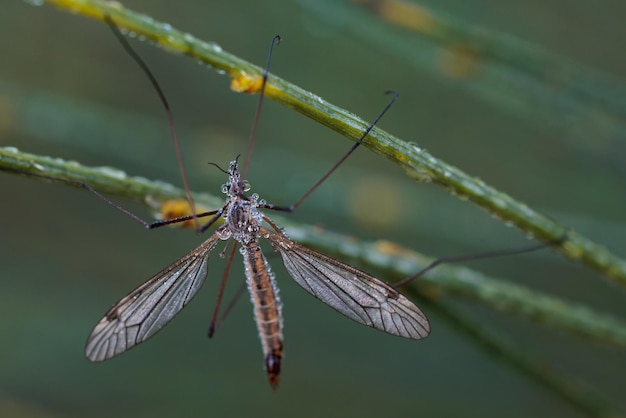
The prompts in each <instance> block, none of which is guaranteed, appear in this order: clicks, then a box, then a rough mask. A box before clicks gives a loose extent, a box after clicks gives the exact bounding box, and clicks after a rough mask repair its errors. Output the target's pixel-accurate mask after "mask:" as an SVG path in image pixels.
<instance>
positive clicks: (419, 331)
mask: <svg viewBox="0 0 626 418" xmlns="http://www.w3.org/2000/svg"><path fill="white" fill-rule="evenodd" d="M260 234H261V236H264V237H266V238H267V239H269V241H270V242H271V243H272V246H273V247H274V248H275V249H276V250H278V252H280V255H281V256H282V258H283V263H284V264H285V268H286V269H287V271H288V272H289V275H290V276H291V277H292V278H293V279H294V280H295V281H296V282H297V283H298V284H299V285H300V286H302V287H303V288H304V289H305V290H306V291H307V292H309V293H310V294H312V295H313V296H315V297H316V298H318V299H319V300H321V301H322V302H324V303H325V304H327V305H329V306H331V307H333V308H335V309H336V310H337V311H339V312H341V313H342V314H344V315H345V316H347V317H348V318H350V319H352V320H354V321H356V322H360V323H361V324H364V325H367V326H370V327H372V328H376V329H379V330H381V331H384V332H387V333H389V334H393V335H398V336H400V337H405V338H413V339H420V338H424V337H426V336H428V334H429V333H430V324H429V323H428V319H427V318H426V315H424V313H423V312H422V311H421V310H420V308H418V307H417V306H416V305H415V304H414V303H413V302H411V301H410V300H409V299H407V298H406V297H405V296H403V295H402V294H400V293H399V292H398V291H397V290H395V289H394V288H392V287H391V286H389V285H387V284H385V283H383V282H381V281H380V280H378V279H377V278H375V277H373V276H370V275H369V274H367V273H365V272H362V271H360V270H358V269H356V268H354V267H352V266H349V265H347V264H345V263H342V262H340V261H337V260H335V259H332V258H330V257H328V256H325V255H324V254H321V253H318V252H316V251H313V250H311V249H309V248H306V247H304V246H302V245H299V244H296V243H294V242H293V241H290V240H289V239H287V238H285V237H284V236H283V235H279V234H275V233H273V232H270V231H268V230H266V229H265V228H261V231H260Z"/></svg>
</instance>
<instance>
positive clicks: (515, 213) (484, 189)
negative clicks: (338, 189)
mask: <svg viewBox="0 0 626 418" xmlns="http://www.w3.org/2000/svg"><path fill="white" fill-rule="evenodd" d="M46 2H47V3H50V4H54V5H56V6H57V7H59V8H63V9H65V10H69V11H71V12H73V13H76V14H82V15H84V16H88V17H91V18H95V19H98V20H103V19H104V18H105V17H106V16H108V17H110V18H111V19H112V20H113V21H114V22H115V24H116V25H118V26H119V27H120V28H122V29H124V30H127V31H130V32H133V33H135V34H138V35H141V36H143V37H145V38H146V39H149V40H151V41H153V42H155V43H156V44H158V45H160V46H161V47H163V49H165V50H167V51H171V52H180V53H184V54H185V55H187V56H189V57H192V58H193V59H195V60H200V61H202V62H204V63H206V64H208V65H209V66H211V67H212V68H214V69H215V70H217V71H220V72H225V73H226V74H228V75H229V77H231V79H233V80H234V81H236V82H237V83H238V84H239V85H241V84H242V83H243V85H244V87H242V88H241V90H247V91H250V92H254V91H255V89H254V86H255V82H257V81H258V80H260V77H261V73H262V70H261V69H260V68H259V67H257V66H255V65H252V64H250V63H248V62H246V61H244V60H242V59H240V58H237V57H236V56H234V55H232V54H229V53H227V52H224V51H223V50H222V49H221V48H220V47H219V46H217V44H215V43H207V42H203V41H200V40H198V39H196V38H195V37H193V36H192V35H190V34H187V33H183V32H180V31H178V30H175V29H173V28H172V27H171V25H169V24H166V23H160V22H157V21H155V20H154V19H152V18H150V17H148V16H146V15H142V14H139V13H136V12H133V11H130V10H128V9H126V8H124V7H123V6H122V5H121V4H120V3H118V2H108V1H102V0H46ZM255 80H256V81H255ZM248 84H249V85H250V86H252V87H249V88H246V87H245V86H246V85H248ZM257 84H258V83H257ZM266 96H267V97H268V98H270V99H273V100H275V101H277V102H279V103H281V104H283V105H285V106H287V107H290V108H292V109H294V110H296V111H298V112H300V113H302V114H303V115H305V116H307V117H309V118H311V119H313V120H315V121H317V122H319V123H321V124H323V125H325V126H328V127H329V128H331V129H333V130H334V131H336V132H338V133H340V134H342V135H343V136H345V137H346V138H349V139H351V140H353V141H355V140H357V139H358V138H359V137H360V135H361V133H362V132H363V131H364V130H365V128H366V127H367V126H368V122H366V121H364V120H362V119H360V118H358V117H357V116H356V115H354V114H352V113H350V112H348V111H346V110H344V109H341V108H339V107H337V106H334V105H332V104H331V103H328V102H326V101H325V100H323V99H322V98H320V97H319V96H316V95H315V94H313V93H310V92H307V91H305V90H303V89H301V88H299V87H298V86H295V85H293V84H291V83H289V82H287V81H285V80H282V79H280V78H278V77H276V76H273V75H272V76H270V78H269V80H268V84H267V89H266ZM364 145H365V146H366V147H368V148H369V149H371V150H372V151H374V152H376V153H377V154H380V155H383V156H385V157H387V158H389V159H390V160H392V161H393V162H395V163H396V164H398V165H399V166H400V167H401V168H402V169H403V170H404V171H405V172H406V173H407V175H409V176H410V177H411V178H413V179H415V180H418V181H422V182H433V183H435V184H437V185H440V186H442V187H444V188H445V189H447V190H448V191H449V192H450V193H452V194H453V195H456V196H458V197H459V198H461V199H464V200H469V201H471V202H473V203H475V204H476V205H478V206H480V207H481V208H483V209H485V210H486V211H488V212H489V213H491V214H492V215H494V216H496V217H498V218H499V219H501V220H502V221H503V222H506V223H508V224H511V225H515V226H516V227H518V228H519V229H520V230H521V231H522V232H524V233H525V234H526V235H529V236H533V237H535V238H536V239H538V240H540V241H543V242H550V243H554V244H553V246H554V248H555V249H557V250H558V251H559V252H560V253H561V254H563V255H564V256H565V257H567V258H569V259H572V260H576V261H579V262H581V263H583V264H585V265H586V266H588V267H590V268H593V269H595V270H597V271H599V272H600V273H602V274H603V275H604V276H605V277H607V278H609V279H610V280H613V281H615V282H616V283H619V284H620V285H622V286H626V261H624V260H621V259H620V258H618V257H616V256H615V255H613V254H612V253H611V252H610V251H609V250H607V249H606V248H605V247H603V246H601V245H599V244H597V243H595V242H593V241H591V240H589V239H588V238H586V237H584V236H582V235H580V234H578V233H576V232H575V231H571V230H568V229H567V228H566V227H564V226H562V225H560V224H559V223H557V222H556V221H554V220H553V219H550V218H549V217H547V216H545V215H543V214H541V213H539V212H538V211H535V210H533V209H532V208H530V207H529V206H527V205H526V204H524V203H522V202H520V201H517V200H515V199H514V198H512V197H511V196H509V195H507V194H506V193H503V192H500V191H498V190H496V189H495V188H493V187H491V186H489V185H487V184H486V183H484V182H483V181H481V180H479V179H477V178H474V177H471V176H469V175H468V174H466V173H464V172H463V171H461V170H459V169H457V168H456V167H453V166H451V165H449V164H447V163H445V162H443V161H441V160H438V159H437V158H435V157H433V156H432V155H430V154H429V153H427V152H426V151H425V150H422V149H420V148H419V147H418V146H417V145H415V144H414V143H410V142H406V141H403V140H400V139H398V138H396V137H394V136H393V135H390V134H389V133H387V132H385V131H383V130H381V129H378V128H374V129H373V130H372V131H371V133H370V135H369V136H368V137H367V138H366V140H365V141H364ZM564 237H566V238H567V239H565V240H563V238H564Z"/></svg>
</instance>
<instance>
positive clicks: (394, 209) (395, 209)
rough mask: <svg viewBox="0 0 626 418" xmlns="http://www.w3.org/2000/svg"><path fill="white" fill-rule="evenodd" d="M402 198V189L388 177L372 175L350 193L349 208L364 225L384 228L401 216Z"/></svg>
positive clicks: (372, 227) (352, 214)
mask: <svg viewBox="0 0 626 418" xmlns="http://www.w3.org/2000/svg"><path fill="white" fill-rule="evenodd" d="M402 200H403V199H402V193H401V191H400V190H399V189H398V187H397V186H396V185H395V184H394V183H393V182H392V181H390V180H389V179H388V178H387V177H382V176H370V177H365V178H363V179H362V180H361V181H360V182H358V183H357V184H356V186H355V187H353V188H352V189H351V190H350V192H349V193H348V210H349V213H350V215H351V216H352V217H353V218H354V219H355V220H356V221H357V222H359V223H360V224H361V225H362V226H363V227H366V228H369V229H373V230H383V229H387V228H389V227H390V226H392V225H394V224H395V223H396V222H397V221H398V219H399V218H400V217H401V215H402V212H403V205H402Z"/></svg>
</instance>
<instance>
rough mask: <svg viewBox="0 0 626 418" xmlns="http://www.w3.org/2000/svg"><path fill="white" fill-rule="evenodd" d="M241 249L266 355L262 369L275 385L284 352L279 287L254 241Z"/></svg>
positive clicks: (276, 384)
mask: <svg viewBox="0 0 626 418" xmlns="http://www.w3.org/2000/svg"><path fill="white" fill-rule="evenodd" d="M242 253H243V256H244V266H245V270H246V282H247V284H248V291H249V292H250V298H251V300H252V305H253V306H254V318H255V320H256V324H257V328H258V330H259V338H260V339H261V345H262V346H263V355H264V356H265V370H266V372H267V377H268V379H269V382H270V385H271V386H272V388H276V387H277V386H278V380H279V374H280V366H281V362H282V356H283V333H282V326H283V320H282V314H281V303H280V299H279V297H278V288H277V287H276V282H275V279H274V274H273V273H272V272H271V271H270V266H269V264H268V263H267V260H266V259H265V257H264V256H263V253H262V252H261V248H260V247H259V245H258V243H257V242H253V243H252V244H251V245H249V246H244V247H243V248H242Z"/></svg>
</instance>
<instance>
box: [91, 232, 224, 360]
mask: <svg viewBox="0 0 626 418" xmlns="http://www.w3.org/2000/svg"><path fill="white" fill-rule="evenodd" d="M218 241H219V237H218V236H217V235H213V236H212V237H211V238H209V239H208V240H206V241H205V242H203V243H202V244H201V245H200V246H199V247H197V248H196V249H194V250H193V251H192V252H190V253H189V254H187V255H185V256H184V257H182V258H180V259H178V260H177V261H175V262H174V263H172V264H171V265H170V266H169V267H167V268H165V269H164V270H162V271H161V272H159V273H157V275H156V276H154V277H152V278H151V279H150V280H148V281H147V282H145V283H144V284H142V285H141V286H139V287H138V288H137V289H135V290H133V291H132V292H131V293H130V294H129V295H128V296H126V297H124V298H123V299H122V300H120V301H119V302H117V303H116V304H115V305H113V307H112V308H111V309H109V311H108V312H107V313H106V314H105V315H104V317H103V318H102V319H101V320H100V322H98V324H97V325H96V326H95V327H94V329H93V331H91V335H89V339H88V340H87V346H86V348H85V355H86V356H87V358H88V359H89V360H91V361H94V362H97V361H104V360H107V359H110V358H111V357H114V356H117V355H118V354H121V353H123V352H125V351H126V350H129V349H131V348H132V347H134V346H136V345H137V344H139V343H141V342H143V341H145V340H147V339H148V338H150V337H152V336H153V335H154V334H156V333H157V331H159V330H160V329H161V328H163V327H164V326H165V324H167V323H168V322H169V321H170V320H171V319H172V318H173V317H174V316H175V315H176V314H177V313H178V312H180V310H181V309H182V308H184V307H185V305H187V303H188V302H189V301H190V300H191V298H193V297H194V296H195V294H196V293H197V292H198V290H199V289H200V287H201V286H202V284H203V283H204V280H205V278H206V274H207V260H208V256H209V253H210V252H211V250H213V248H215V245H216V244H217V242H218Z"/></svg>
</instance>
